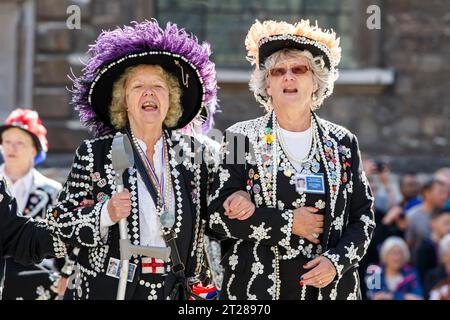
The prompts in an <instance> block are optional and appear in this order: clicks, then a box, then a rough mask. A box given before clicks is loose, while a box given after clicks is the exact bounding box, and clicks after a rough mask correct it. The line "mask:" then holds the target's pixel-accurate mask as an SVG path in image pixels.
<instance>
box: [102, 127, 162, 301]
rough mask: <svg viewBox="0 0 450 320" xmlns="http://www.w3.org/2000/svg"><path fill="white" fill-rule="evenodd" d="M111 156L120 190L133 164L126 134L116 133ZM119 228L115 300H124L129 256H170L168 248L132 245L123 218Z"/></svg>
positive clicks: (117, 185) (118, 190)
mask: <svg viewBox="0 0 450 320" xmlns="http://www.w3.org/2000/svg"><path fill="white" fill-rule="evenodd" d="M111 156H112V165H113V168H114V171H115V173H116V177H115V180H116V191H117V192H122V191H123V189H124V187H123V177H122V176H123V173H124V172H125V170H126V169H128V168H129V167H132V166H133V165H134V158H133V149H132V147H131V143H130V140H129V139H128V136H127V135H124V134H121V133H118V134H116V136H115V137H114V139H113V143H112V150H111ZM119 230H120V265H121V267H120V278H119V287H118V290H117V300H124V299H125V292H126V289H127V281H128V269H129V260H130V258H131V256H132V255H134V254H138V255H143V256H146V257H151V258H156V259H161V260H164V261H167V260H168V259H169V256H170V248H161V247H147V246H138V245H132V244H131V242H130V240H129V239H128V231H127V220H126V219H125V218H124V219H121V220H120V221H119Z"/></svg>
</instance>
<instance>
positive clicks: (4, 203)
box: [0, 181, 65, 264]
mask: <svg viewBox="0 0 450 320" xmlns="http://www.w3.org/2000/svg"><path fill="white" fill-rule="evenodd" d="M0 238H1V241H0V243H1V251H2V254H3V256H10V257H12V258H13V259H14V260H15V261H17V262H19V263H22V264H33V263H37V262H40V261H41V260H42V259H44V258H48V257H55V256H58V257H60V256H64V254H65V247H64V245H63V244H62V243H61V242H59V240H58V239H57V238H55V237H53V234H52V231H51V228H50V227H49V226H48V225H47V224H46V223H45V222H37V221H34V220H32V219H29V218H25V217H21V216H18V215H17V204H16V200H15V199H14V198H12V197H11V196H10V195H9V194H8V192H7V191H6V185H5V182H4V181H0Z"/></svg>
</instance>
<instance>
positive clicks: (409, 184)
mask: <svg viewBox="0 0 450 320" xmlns="http://www.w3.org/2000/svg"><path fill="white" fill-rule="evenodd" d="M400 193H401V194H402V197H403V200H402V201H401V203H400V206H401V207H402V208H403V210H405V211H408V210H409V209H411V208H412V207H415V206H416V205H419V204H421V203H422V199H420V183H419V181H418V180H417V177H416V174H414V173H407V174H405V175H403V176H402V177H401V179H400Z"/></svg>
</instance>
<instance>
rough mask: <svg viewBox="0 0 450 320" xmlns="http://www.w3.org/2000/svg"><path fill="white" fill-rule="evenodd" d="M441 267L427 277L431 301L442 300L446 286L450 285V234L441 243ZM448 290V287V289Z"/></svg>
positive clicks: (426, 281) (427, 288)
mask: <svg viewBox="0 0 450 320" xmlns="http://www.w3.org/2000/svg"><path fill="white" fill-rule="evenodd" d="M439 256H440V263H439V266H437V267H436V268H434V269H433V270H431V271H429V272H428V273H427V275H426V276H425V283H424V288H425V291H426V292H427V293H428V294H429V297H430V300H436V299H440V297H439V296H440V295H442V291H443V290H445V286H446V285H447V286H448V284H449V283H450V281H449V280H450V234H447V235H446V236H445V237H443V238H442V239H441V241H439ZM447 290H448V287H447Z"/></svg>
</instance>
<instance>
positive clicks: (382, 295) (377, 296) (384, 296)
mask: <svg viewBox="0 0 450 320" xmlns="http://www.w3.org/2000/svg"><path fill="white" fill-rule="evenodd" d="M393 299H394V295H393V294H392V293H389V292H383V291H380V292H376V293H374V294H373V298H372V300H393Z"/></svg>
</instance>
